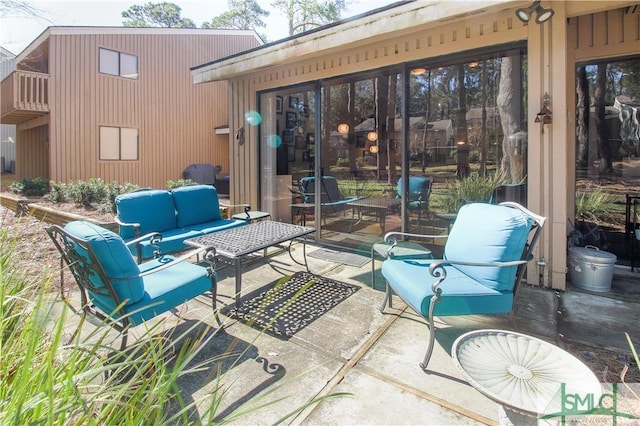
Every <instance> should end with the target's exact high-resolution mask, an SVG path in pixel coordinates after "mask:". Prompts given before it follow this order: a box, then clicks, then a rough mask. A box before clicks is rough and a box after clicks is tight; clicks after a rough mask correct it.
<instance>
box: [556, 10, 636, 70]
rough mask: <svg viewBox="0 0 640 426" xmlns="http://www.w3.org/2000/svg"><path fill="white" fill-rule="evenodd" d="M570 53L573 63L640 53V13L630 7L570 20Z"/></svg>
mask: <svg viewBox="0 0 640 426" xmlns="http://www.w3.org/2000/svg"><path fill="white" fill-rule="evenodd" d="M568 39H569V40H568V45H569V52H570V53H573V60H574V61H575V62H581V61H585V60H595V59H604V58H610V57H615V56H625V55H637V54H638V53H640V13H637V12H636V13H630V12H629V10H627V8H622V9H615V10H609V11H606V12H600V13H596V14H590V15H583V16H578V17H575V18H571V19H570V20H569V28H568Z"/></svg>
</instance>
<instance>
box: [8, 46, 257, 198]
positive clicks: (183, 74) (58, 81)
mask: <svg viewBox="0 0 640 426" xmlns="http://www.w3.org/2000/svg"><path fill="white" fill-rule="evenodd" d="M257 44H258V42H257V40H256V39H255V38H254V37H252V36H238V35H233V36H232V35H229V36H226V35H197V34H190V35H176V34H170V35H169V34H167V35H158V34H153V35H141V34H129V35H126V34H97V35H96V34H87V35H52V36H51V37H50V39H49V47H50V51H49V73H50V76H51V87H50V90H51V92H50V95H51V96H50V97H51V112H50V135H49V142H50V145H49V146H50V148H49V154H50V156H49V163H50V171H51V172H50V173H49V170H48V168H47V167H44V166H41V167H40V168H36V167H35V164H32V160H30V159H29V157H30V156H31V155H32V153H31V152H28V153H27V152H25V155H23V156H20V162H21V163H22V162H24V167H22V168H21V174H22V173H26V175H24V176H25V177H36V176H44V177H47V178H49V179H52V180H55V181H58V182H69V181H72V180H78V179H82V180H86V179H89V178H101V179H103V180H104V181H106V182H112V181H117V182H120V183H124V182H130V183H134V184H137V185H139V186H151V187H160V188H161V187H164V186H165V184H166V181H167V180H168V179H172V180H177V179H180V178H181V177H182V171H183V170H184V169H185V168H186V167H187V166H188V165H189V164H192V163H212V164H220V165H222V167H223V170H224V171H228V170H229V145H228V143H227V139H226V138H222V137H219V136H215V135H214V128H215V127H216V126H221V125H226V124H228V123H229V120H228V118H229V117H228V111H229V109H228V90H227V84H226V83H224V82H218V83H211V84H200V85H194V84H193V80H192V77H191V73H190V67H193V66H195V65H200V64H202V63H204V62H207V61H211V60H214V59H216V58H219V57H223V56H227V55H230V54H233V53H236V52H239V51H242V50H245V49H249V48H252V47H255V46H256V45H257ZM101 47H102V48H106V49H111V50H115V51H118V52H123V53H129V54H132V55H136V56H137V57H138V71H139V78H138V79H137V80H132V79H127V78H121V77H117V76H111V75H105V74H100V73H99V71H98V69H99V68H98V67H99V63H98V49H99V48H101ZM99 126H114V127H131V128H135V129H138V132H139V159H138V160H137V161H100V160H99V159H98V157H99V152H98V147H99ZM19 137H20V138H23V137H25V136H22V135H19ZM45 172H46V175H49V176H46V175H45Z"/></svg>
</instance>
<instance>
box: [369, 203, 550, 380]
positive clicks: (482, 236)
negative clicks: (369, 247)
mask: <svg viewBox="0 0 640 426" xmlns="http://www.w3.org/2000/svg"><path fill="white" fill-rule="evenodd" d="M545 220H546V219H545V218H544V217H542V216H538V215H536V214H534V213H532V212H530V211H529V210H527V209H525V208H524V207H522V206H521V205H519V204H517V203H512V202H506V203H502V204H500V205H491V204H484V203H474V204H467V205H464V206H462V207H461V208H460V210H459V213H458V216H457V218H456V221H455V223H454V224H453V228H452V229H451V232H450V234H449V235H448V237H447V242H446V244H445V247H444V256H443V259H433V260H430V259H419V258H411V259H406V258H404V259H400V260H399V259H393V258H389V259H387V260H385V261H384V262H383V263H382V275H383V276H384V278H385V279H386V281H387V291H386V297H385V300H384V302H383V305H382V307H381V310H384V307H385V306H386V305H387V303H388V304H389V306H391V301H392V294H396V295H398V296H399V297H400V298H401V299H402V300H403V301H404V302H405V303H406V304H407V305H409V307H410V308H411V309H413V310H414V311H415V312H416V313H418V314H419V315H421V316H423V317H424V318H426V319H427V320H428V321H429V328H430V336H429V345H428V347H427V353H426V355H425V358H424V361H423V362H422V363H421V364H420V366H421V367H422V369H423V370H424V369H426V367H427V364H428V362H429V358H430V357H431V353H432V351H433V345H434V339H435V328H434V320H433V317H434V316H447V315H478V314H504V313H511V312H512V308H513V303H514V298H515V295H516V292H517V289H518V284H519V282H520V280H521V279H522V276H523V274H524V272H525V269H526V265H527V262H529V261H530V260H532V250H533V248H534V246H535V243H536V241H537V239H538V236H539V234H540V231H541V230H542V226H543V224H544V222H545ZM434 237H442V236H434Z"/></svg>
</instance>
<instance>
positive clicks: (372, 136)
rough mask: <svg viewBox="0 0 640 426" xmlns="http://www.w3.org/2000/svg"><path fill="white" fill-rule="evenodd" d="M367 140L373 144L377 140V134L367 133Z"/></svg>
mask: <svg viewBox="0 0 640 426" xmlns="http://www.w3.org/2000/svg"><path fill="white" fill-rule="evenodd" d="M367 140H368V141H370V142H375V141H377V140H378V132H369V133H367Z"/></svg>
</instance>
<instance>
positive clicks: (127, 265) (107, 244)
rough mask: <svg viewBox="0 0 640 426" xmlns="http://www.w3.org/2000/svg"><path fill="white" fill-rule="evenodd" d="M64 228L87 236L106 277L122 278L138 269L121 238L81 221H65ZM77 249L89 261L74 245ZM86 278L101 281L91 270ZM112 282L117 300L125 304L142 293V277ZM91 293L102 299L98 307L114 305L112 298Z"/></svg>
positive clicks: (97, 285) (99, 284)
mask: <svg viewBox="0 0 640 426" xmlns="http://www.w3.org/2000/svg"><path fill="white" fill-rule="evenodd" d="M64 229H65V230H66V231H67V232H68V233H70V234H71V235H74V236H76V237H79V238H82V239H83V240H87V242H88V244H89V246H90V247H91V249H92V250H93V252H94V254H95V257H96V258H97V259H98V262H99V263H100V265H101V266H102V269H103V270H104V273H105V274H106V276H107V277H108V278H126V277H130V276H135V275H138V274H139V273H140V269H139V268H138V265H137V264H136V262H135V260H134V259H133V256H131V252H129V249H128V248H127V246H126V245H125V243H124V241H123V240H122V238H120V236H118V235H117V234H115V233H113V232H111V231H109V230H108V229H105V228H102V227H100V226H98V225H94V224H92V223H89V222H85V221H74V222H69V223H68V224H67V225H66V226H65V227H64ZM78 252H79V254H80V255H81V256H83V257H84V258H85V260H86V261H87V263H91V259H90V258H89V256H88V254H87V253H86V251H85V250H82V249H78ZM90 280H91V282H92V283H93V284H94V286H96V287H104V283H102V282H101V280H100V277H99V276H98V274H97V273H95V272H91V277H90ZM112 285H113V287H114V290H115V292H116V294H117V295H118V297H119V298H120V301H121V302H123V301H126V305H130V304H132V303H135V302H137V301H139V300H141V299H142V297H143V296H144V284H143V282H142V278H134V279H131V280H126V281H116V282H112ZM92 296H93V297H98V298H102V299H103V300H100V301H99V302H100V305H101V306H102V307H107V308H108V309H114V308H115V307H116V305H115V303H114V301H113V300H105V299H107V298H106V297H105V296H102V295H100V294H98V293H92Z"/></svg>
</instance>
